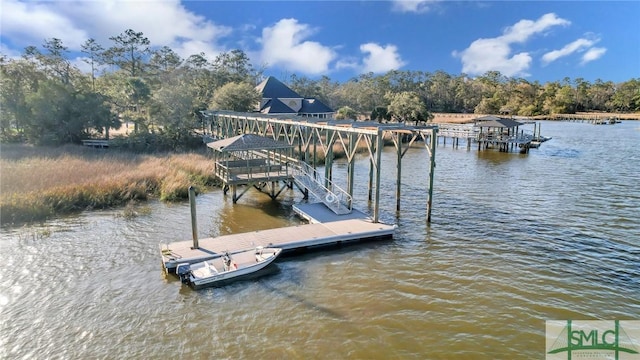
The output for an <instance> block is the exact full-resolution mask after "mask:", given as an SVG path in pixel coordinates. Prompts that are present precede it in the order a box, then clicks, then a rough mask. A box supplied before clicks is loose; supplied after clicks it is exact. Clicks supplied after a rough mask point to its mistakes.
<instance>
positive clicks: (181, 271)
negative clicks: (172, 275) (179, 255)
mask: <svg viewBox="0 0 640 360" xmlns="http://www.w3.org/2000/svg"><path fill="white" fill-rule="evenodd" d="M190 274H191V265H189V264H186V263H185V264H178V266H177V267H176V275H178V276H179V277H180V281H182V282H183V283H185V284H186V283H188V282H189V275H190Z"/></svg>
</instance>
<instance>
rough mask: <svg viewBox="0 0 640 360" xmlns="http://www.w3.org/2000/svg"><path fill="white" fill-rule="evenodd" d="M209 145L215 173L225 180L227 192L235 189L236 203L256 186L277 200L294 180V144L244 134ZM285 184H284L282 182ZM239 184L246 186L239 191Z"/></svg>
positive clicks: (224, 188) (225, 191) (233, 191)
mask: <svg viewBox="0 0 640 360" xmlns="http://www.w3.org/2000/svg"><path fill="white" fill-rule="evenodd" d="M207 146H208V147H209V148H211V149H213V150H214V159H215V160H214V166H215V168H214V173H215V175H216V177H217V178H218V179H220V180H221V181H222V183H223V191H224V193H225V195H226V194H227V192H228V191H229V189H231V190H232V193H233V195H232V196H233V202H234V203H236V202H237V201H238V199H240V197H242V195H244V193H245V192H247V190H248V189H250V188H251V187H254V188H256V189H258V190H260V191H261V192H264V193H266V194H268V195H269V196H270V197H271V198H272V199H275V198H277V197H278V195H280V193H281V192H282V191H283V190H284V189H286V188H287V187H289V188H290V187H291V186H292V185H291V184H292V180H293V166H292V165H293V164H292V162H294V161H295V159H293V158H292V155H293V146H291V145H289V144H287V143H284V142H280V141H276V140H274V139H273V138H269V137H264V136H260V135H255V134H242V135H238V136H234V137H230V138H227V139H223V140H218V141H213V142H210V143H208V144H207ZM281 181H282V182H283V183H284V185H280V182H281ZM238 185H246V187H245V188H244V190H243V191H242V192H241V193H238Z"/></svg>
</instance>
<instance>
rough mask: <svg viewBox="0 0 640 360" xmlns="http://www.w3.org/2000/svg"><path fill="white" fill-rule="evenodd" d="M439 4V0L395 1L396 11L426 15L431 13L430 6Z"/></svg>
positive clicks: (394, 8)
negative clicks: (428, 12)
mask: <svg viewBox="0 0 640 360" xmlns="http://www.w3.org/2000/svg"><path fill="white" fill-rule="evenodd" d="M436 2H438V0H393V7H392V9H393V10H394V11H398V12H413V13H418V14H420V13H425V12H427V11H429V10H430V9H431V8H430V5H432V4H434V3H436Z"/></svg>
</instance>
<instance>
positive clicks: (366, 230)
mask: <svg viewBox="0 0 640 360" xmlns="http://www.w3.org/2000/svg"><path fill="white" fill-rule="evenodd" d="M395 229H396V226H395V225H387V224H383V223H374V222H371V221H370V220H368V219H361V218H353V219H347V220H338V221H331V222H326V223H312V224H303V225H297V226H290V227H284V228H276V229H269V230H260V231H253V232H247V233H240V234H230V235H223V236H218V237H215V238H205V239H200V240H198V245H199V246H198V248H197V249H194V248H193V241H179V242H173V243H169V244H161V245H160V252H161V254H162V264H163V265H164V268H165V269H166V271H167V272H169V273H173V272H175V270H176V267H177V265H178V264H183V263H189V264H191V263H197V262H201V261H205V260H209V259H213V258H216V257H219V256H222V255H223V254H224V253H225V252H227V251H228V252H229V253H230V254H233V253H235V252H239V251H243V250H247V249H253V248H255V247H257V246H264V247H278V248H281V249H282V250H283V252H284V253H286V252H294V251H303V250H306V249H310V248H315V247H322V246H328V245H337V244H341V243H345V242H351V241H366V240H374V239H384V238H390V237H393V233H394V231H395Z"/></svg>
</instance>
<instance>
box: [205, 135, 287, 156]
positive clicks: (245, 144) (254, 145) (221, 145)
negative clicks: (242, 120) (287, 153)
mask: <svg viewBox="0 0 640 360" xmlns="http://www.w3.org/2000/svg"><path fill="white" fill-rule="evenodd" d="M207 146H208V147H210V148H212V149H213V150H215V151H218V152H228V151H243V150H274V149H289V148H291V147H292V146H291V145H289V144H287V143H284V142H280V141H276V140H273V139H272V138H269V137H264V136H259V135H254V134H242V135H238V136H234V137H231V138H228V139H222V140H218V141H214V142H210V143H208V144H207Z"/></svg>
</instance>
